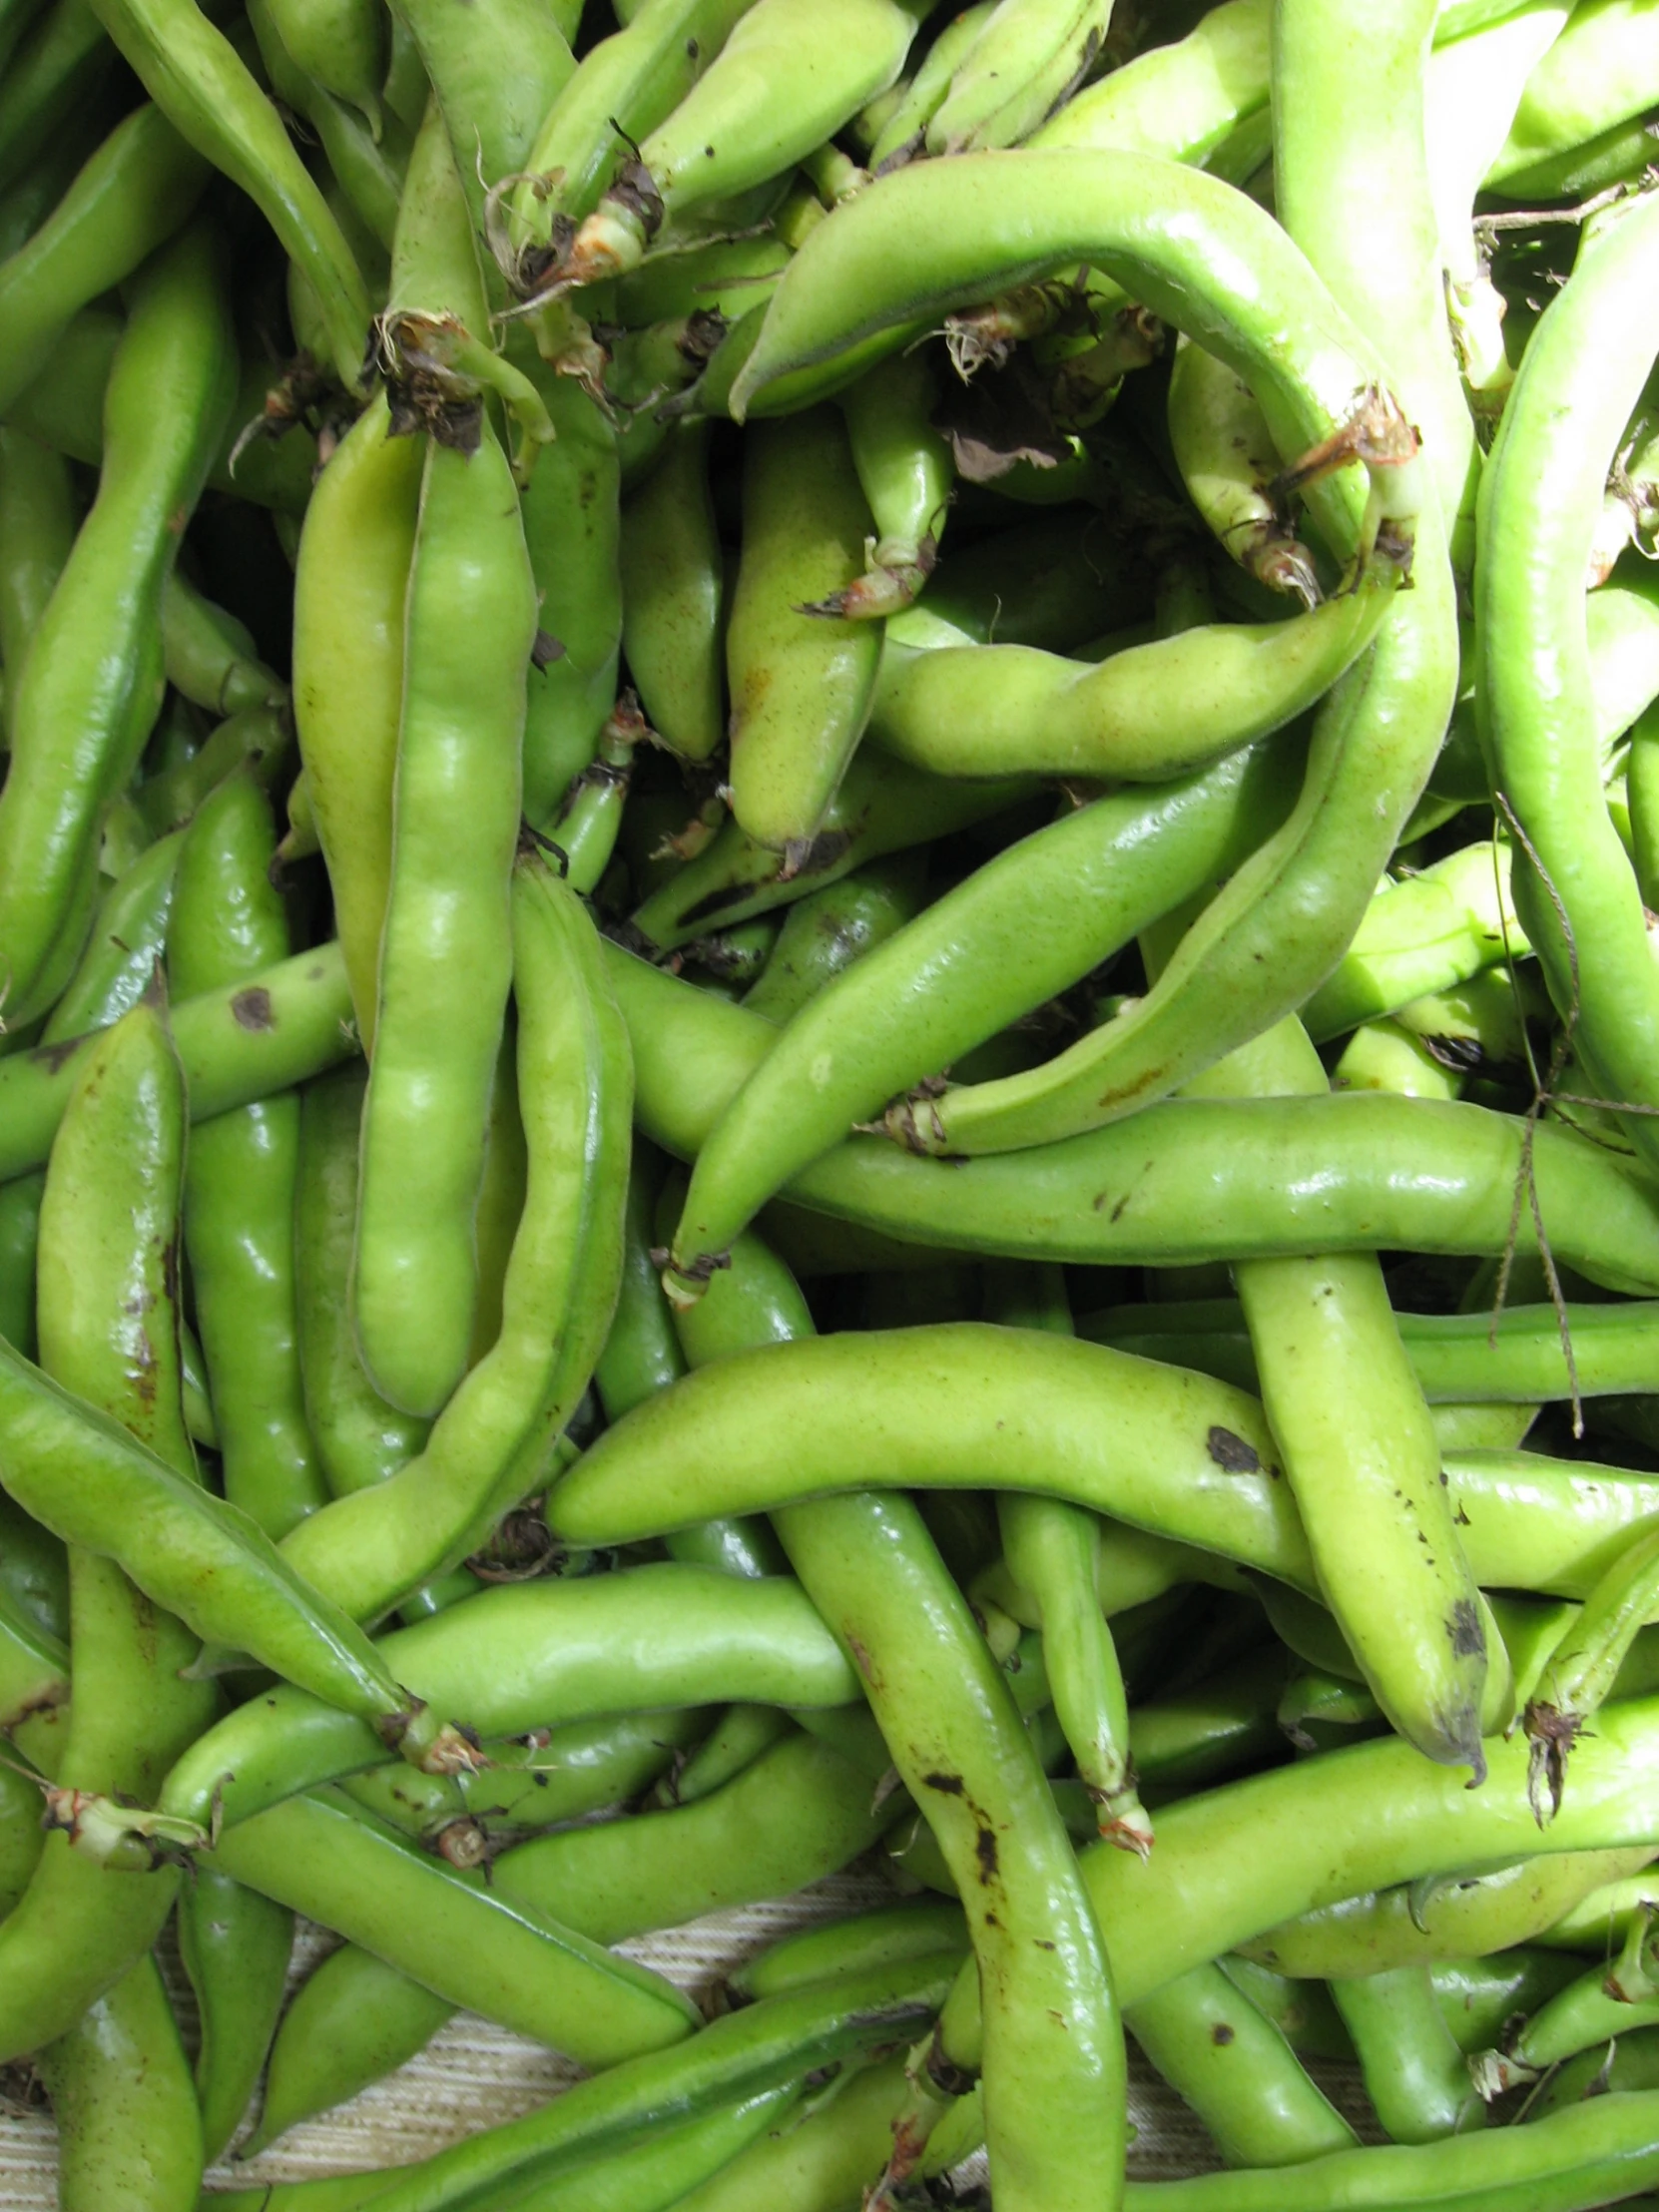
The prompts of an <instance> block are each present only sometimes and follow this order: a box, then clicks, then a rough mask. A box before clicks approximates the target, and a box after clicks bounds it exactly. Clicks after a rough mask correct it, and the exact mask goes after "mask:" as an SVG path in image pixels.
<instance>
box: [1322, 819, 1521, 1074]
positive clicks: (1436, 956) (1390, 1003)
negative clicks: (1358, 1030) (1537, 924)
mask: <svg viewBox="0 0 1659 2212" xmlns="http://www.w3.org/2000/svg"><path fill="white" fill-rule="evenodd" d="M1509 862H1510V847H1509V846H1508V845H1507V844H1501V845H1499V844H1486V843H1482V844H1472V845H1466V846H1464V847H1463V849H1462V850H1461V851H1458V852H1454V853H1451V854H1450V855H1449V856H1448V857H1447V858H1446V859H1443V860H1437V861H1435V862H1434V864H1433V865H1432V866H1431V867H1427V868H1424V869H1423V870H1422V872H1421V873H1420V874H1413V875H1410V876H1407V877H1406V878H1405V879H1404V880H1403V881H1401V882H1399V883H1397V884H1394V883H1388V884H1385V885H1384V886H1383V890H1382V891H1381V892H1380V893H1379V895H1378V896H1377V897H1376V898H1375V899H1374V900H1373V901H1372V904H1371V907H1370V909H1369V910H1368V912H1367V915H1366V918H1365V920H1364V921H1362V922H1361V924H1360V928H1359V931H1358V933H1357V935H1356V936H1355V939H1354V942H1353V943H1352V944H1351V945H1350V947H1349V949H1348V951H1347V952H1345V953H1344V955H1343V958H1342V961H1341V964H1340V965H1339V966H1338V967H1337V969H1336V970H1335V972H1334V973H1333V974H1332V975H1331V976H1330V978H1329V979H1328V980H1327V981H1326V982H1325V983H1324V984H1323V985H1322V986H1321V987H1320V989H1319V990H1317V991H1316V992H1315V993H1314V996H1313V997H1312V998H1311V999H1310V1000H1309V1001H1308V1004H1307V1005H1306V1006H1305V1007H1304V1008H1303V1012H1302V1019H1303V1022H1304V1025H1305V1026H1306V1028H1307V1030H1308V1034H1309V1035H1310V1036H1311V1037H1312V1038H1313V1039H1314V1041H1315V1042H1316V1043H1323V1042H1324V1041H1325V1039H1326V1038H1328V1037H1337V1036H1341V1035H1342V1034H1343V1032H1344V1031H1345V1030H1347V1029H1350V1028H1352V1027H1354V1026H1355V1024H1356V1023H1358V1022H1361V1021H1369V1020H1373V1019H1375V1017H1376V1016H1377V1015H1379V1014H1387V1013H1392V1012H1393V1011H1394V1009H1395V1008H1396V1007H1398V1006H1404V1005H1406V1004H1408V1003H1409V1002H1410V1001H1411V1000H1412V999H1414V998H1423V997H1426V996H1427V995H1428V993H1429V992H1431V991H1439V990H1445V989H1448V988H1449V987H1451V986H1452V985H1453V984H1456V983H1460V982H1466V981H1467V980H1468V978H1469V976H1470V975H1472V974H1476V973H1478V972H1479V970H1480V969H1481V968H1483V967H1487V966H1490V965H1491V964H1492V963H1493V962H1494V961H1497V960H1504V959H1509V958H1516V959H1518V958H1520V957H1521V956H1522V955H1523V954H1524V953H1525V952H1526V951H1527V950H1528V946H1527V942H1526V937H1525V935H1524V933H1523V931H1522V930H1521V927H1520V924H1519V922H1518V921H1517V920H1516V918H1515V914H1514V910H1513V907H1512V906H1511V903H1510V900H1509V895H1508V891H1509ZM1395 897H1398V898H1399V899H1400V901H1401V902H1400V904H1399V905H1397V906H1395V905H1392V904H1391V903H1390V901H1391V900H1392V899H1393V898H1395Z"/></svg>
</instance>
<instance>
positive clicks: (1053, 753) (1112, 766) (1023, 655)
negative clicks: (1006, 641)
mask: <svg viewBox="0 0 1659 2212" xmlns="http://www.w3.org/2000/svg"><path fill="white" fill-rule="evenodd" d="M1393 583H1394V578H1393V576H1392V574H1391V573H1386V572H1384V573H1368V575H1367V576H1365V577H1363V578H1362V579H1361V581H1360V582H1359V583H1358V584H1357V585H1356V586H1355V588H1354V589H1352V590H1351V591H1349V592H1346V593H1343V594H1340V595H1338V596H1337V597H1335V598H1332V599H1328V600H1326V602H1325V603H1324V605H1323V606H1321V607H1318V608H1316V609H1315V610H1314V611H1313V612H1312V613H1308V614H1302V615H1297V616H1294V617H1293V618H1292V619H1291V621H1290V622H1288V623H1287V622H1269V623H1218V624H1214V625H1207V626H1205V627H1204V628H1201V629H1197V630H1190V631H1187V632H1186V633H1185V634H1184V635H1182V636H1179V637H1173V638H1160V639H1156V640H1153V641H1151V642H1150V643H1148V644H1145V645H1132V646H1129V647H1127V648H1126V649H1125V650H1124V651H1123V652H1121V653H1114V654H1112V655H1110V656H1109V657H1108V658H1107V659H1106V660H1104V661H1103V662H1101V663H1100V664H1099V665H1098V666H1096V667H1090V666H1088V665H1087V664H1084V663H1079V662H1074V661H1067V660H1062V659H1059V658H1057V657H1055V656H1052V655H1049V654H1041V653H1036V652H1033V651H1032V650H1031V649H1030V648H1029V647H1026V646H1017V645H993V646H968V647H964V648H958V649H956V650H955V651H952V650H950V649H949V648H945V649H943V650H939V651H934V652H924V653H917V654H915V655H914V656H913V657H911V656H906V655H902V654H899V653H895V652H893V651H892V650H891V649H890V648H889V650H888V652H887V653H886V655H885V656H884V657H883V660H882V665H881V677H880V681H879V683H878V684H877V686H876V690H875V696H874V699H873V701H872V703H871V707H870V719H869V739H870V743H871V744H874V745H879V746H881V747H882V748H883V749H884V750H885V751H886V752H889V753H894V754H896V755H897V756H898V758H899V759H900V760H904V761H908V762H909V763H911V765H912V766H913V767H916V768H923V769H927V770H929V771H930V772H931V773H932V774H933V775H935V776H1010V775H1039V776H1061V777H1064V776H1082V777H1091V778H1103V779H1111V780H1117V779H1120V778H1121V779H1127V780H1130V781H1136V782H1146V783H1164V782H1167V781H1168V780H1170V779H1171V778H1174V777H1177V776H1183V775H1186V774H1188V773H1189V772H1190V771H1192V770H1193V769H1196V768H1201V767H1204V766H1205V765H1206V764H1207V763H1209V762H1210V761H1212V760H1214V759H1216V758H1218V757H1220V756H1223V755H1225V754H1227V753H1230V752H1232V751H1234V750H1235V749H1236V748H1238V747H1239V746H1242V745H1246V744H1249V743H1251V742H1252V741H1253V740H1255V739H1258V738H1263V737H1266V736H1268V735H1270V734H1271V733H1272V732H1273V731H1275V730H1279V729H1282V728H1283V727H1284V725H1285V724H1286V723H1288V722H1293V721H1295V719H1296V718H1297V717H1298V716H1299V715H1301V714H1303V713H1305V712H1306V711H1307V710H1308V709H1309V708H1311V707H1313V706H1315V705H1317V704H1318V702H1319V701H1320V700H1321V699H1322V698H1323V697H1324V696H1325V694H1326V693H1327V692H1328V691H1329V690H1330V689H1331V687H1332V685H1333V684H1335V683H1336V682H1337V681H1338V679H1339V678H1340V677H1341V676H1342V675H1343V673H1344V671H1345V670H1346V669H1347V668H1348V667H1349V666H1350V665H1351V664H1352V663H1353V661H1354V660H1355V659H1356V658H1357V656H1358V655H1359V654H1361V653H1363V652H1364V651H1365V649H1366V647H1367V646H1368V645H1369V644H1370V643H1371V640H1372V638H1373V637H1374V636H1375V634H1376V632H1377V628H1378V625H1379V624H1380V623H1381V622H1382V621H1383V617H1384V616H1385V615H1386V613H1387V610H1388V605H1389V602H1390V599H1391V596H1392V588H1393Z"/></svg>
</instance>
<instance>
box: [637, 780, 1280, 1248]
mask: <svg viewBox="0 0 1659 2212" xmlns="http://www.w3.org/2000/svg"><path fill="white" fill-rule="evenodd" d="M1292 769H1293V762H1292V761H1291V760H1290V759H1287V757H1286V749H1285V748H1283V747H1279V746H1269V747H1259V748H1256V749H1253V750H1250V751H1247V752H1242V753H1239V754H1237V755H1235V756H1234V757H1233V758H1232V759H1231V760H1230V761H1226V762H1223V763H1220V764H1218V765H1217V766H1216V767H1214V768H1211V769H1208V770H1204V771H1201V772H1199V773H1197V774H1195V775H1193V776H1190V777H1187V778H1185V779H1183V780H1182V781H1181V782H1179V783H1177V784H1175V785H1174V786H1172V787H1170V788H1169V789H1167V790H1162V791H1159V792H1157V793H1155V794H1140V793H1135V792H1129V793H1115V794H1113V795H1112V796H1110V797H1108V798H1103V799H1098V800H1095V801H1094V802H1093V803H1092V804H1090V805H1088V806H1086V807H1083V808H1080V809H1077V810H1075V811H1073V812H1071V813H1068V814H1065V815H1063V816H1062V817H1061V818H1060V820H1058V821H1057V822H1054V823H1052V824H1050V825H1049V826H1048V827H1047V828H1045V829H1042V830H1035V831H1033V832H1032V834H1031V835H1030V836H1028V837H1025V838H1022V839H1021V840H1019V842H1017V843H1016V844H1014V845H1012V846H1010V847H1009V848H1007V849H1006V850H1005V851H1003V852H1000V853H998V854H997V855H996V856H995V857H994V858H992V859H990V860H988V861H987V862H986V863H985V864H984V865H983V866H982V867H980V868H977V869H976V870H975V871H974V873H973V874H972V875H970V876H969V877H968V878H967V880H966V881H965V882H964V883H961V884H959V885H958V886H957V887H956V888H955V889H954V890H951V891H949V892H947V893H946V894H945V896H944V897H943V898H940V899H938V900H937V901H935V903H934V904H933V905H931V906H930V907H928V908H927V910H926V911H925V912H924V913H923V914H920V915H918V916H917V917H916V919H915V920H914V921H912V922H910V923H909V924H908V925H907V926H906V927H905V928H903V929H901V930H900V931H898V933H897V934H896V935H895V936H894V937H893V938H891V939H890V940H889V942H888V943H887V944H886V945H884V946H882V947H881V948H880V949H879V950H878V951H876V952H874V953H873V954H871V955H869V956H868V957H867V958H866V959H865V960H863V961H862V962H860V963H859V964H858V966H857V967H856V968H855V969H854V970H853V971H852V972H851V973H849V974H848V975H846V976H845V977H843V978H841V979H840V980H838V981H836V982H834V983H832V984H831V985H830V986H829V988H827V989H826V990H825V991H824V992H822V993H820V994H819V996H818V997H817V999H816V1000H815V1002H814V1003H813V1005H812V1006H811V1008H810V1009H804V1010H803V1011H802V1012H801V1013H800V1014H799V1015H798V1016H797V1017H796V1019H795V1020H794V1021H793V1022H792V1023H791V1025H790V1028H789V1030H788V1033H787V1037H786V1038H785V1039H781V1040H780V1041H779V1043H778V1045H777V1046H776V1047H775V1048H774V1049H773V1050H772V1051H770V1052H769V1053H768V1055H767V1057H766V1059H765V1060H764V1061H763V1062H762V1063H761V1066H760V1067H759V1068H758V1069H757V1070H756V1072H755V1074H754V1075H753V1076H752V1077H751V1078H750V1080H749V1082H748V1083H747V1084H746V1085H745V1086H744V1088H743V1089H742V1091H741V1092H740V1093H739V1094H738V1097H737V1098H736V1099H735V1100H734V1101H733V1103H732V1105H731V1106H730V1107H729V1108H728V1109H727V1111H726V1112H725V1114H723V1115H722V1117H721V1119H720V1121H719V1122H718V1123H717V1124H716V1126H715V1128H714V1129H713V1130H712V1131H711V1132H710V1134H709V1136H708V1138H707V1139H706V1141H705V1143H704V1144H702V1145H701V1146H700V1147H699V1149H698V1162H697V1167H696V1169H695V1171H694V1174H693V1178H692V1186H691V1190H690V1193H689V1194H688V1197H687V1202H686V1213H685V1217H684V1220H683V1221H682V1224H681V1227H680V1230H679V1232H678V1234H677V1236H676V1238H675V1255H676V1263H677V1265H678V1266H679V1267H680V1268H681V1270H682V1271H685V1270H688V1269H690V1268H691V1267H693V1266H694V1265H695V1263H696V1261H697V1259H698V1257H699V1255H701V1254H704V1253H710V1252H718V1251H721V1250H723V1249H724V1247H725V1246H726V1244H727V1243H728V1242H729V1241H730V1238H731V1236H732V1235H733V1234H734V1233H735V1232H736V1231H737V1230H738V1229H741V1228H742V1226H743V1225H744V1223H745V1221H747V1220H748V1219H749V1218H750V1217H751V1216H752V1215H753V1214H754V1213H755V1212H756V1210H757V1209H758V1207H759V1206H760V1205H761V1204H762V1203H763V1202H764V1200H765V1199H766V1198H768V1197H770V1196H772V1195H774V1194H775V1193H776V1192H777V1191H778V1190H779V1189H780V1188H781V1187H782V1186H783V1185H784V1184H785V1183H786V1182H787V1181H788V1180H789V1178H790V1176H791V1175H792V1173H797V1172H799V1170H800V1169H801V1168H803V1167H805V1166H807V1165H808V1163H809V1162H810V1161H811V1160H813V1159H814V1158H816V1157H817V1156H818V1155H819V1154H821V1153H823V1152H825V1151H827V1150H828V1149H829V1147H830V1145H832V1144H834V1143H836V1142H837V1141H838V1140H839V1139H840V1138H842V1137H844V1136H845V1134H846V1132H847V1130H848V1129H849V1128H850V1127H851V1126H852V1125H853V1124H855V1123H856V1122H858V1121H860V1120H861V1119H863V1118H864V1117H865V1116H868V1115H871V1114H874V1113H876V1112H878V1111H879V1110H880V1108H881V1106H882V1104H883V1102H884V1101H885V1100H887V1099H889V1098H891V1097H893V1096H894V1094H895V1093H898V1092H901V1091H903V1090H905V1089H907V1088H908V1087H909V1086H910V1085H912V1084H914V1083H915V1082H917V1081H918V1080H919V1079H920V1078H921V1077H923V1076H925V1075H931V1074H933V1073H934V1072H935V1071H936V1070H938V1069H940V1068H942V1067H947V1066H948V1065H949V1064H950V1062H951V1061H952V1060H954V1059H957V1058H958V1057H960V1055H962V1054H963V1053H964V1052H966V1051H968V1050H970V1049H971V1048H972V1047H973V1046H975V1045H977V1044H981V1043H983V1042H984V1040H985V1039H986V1038H987V1037H989V1036H993V1035H994V1034H995V1033H996V1032H997V1031H998V1030H999V1029H1002V1028H1004V1027H1006V1025H1007V1024H1008V1023H1009V1022H1010V1021H1014V1020H1017V1019H1018V1018H1019V1016H1020V1015H1022V1014H1027V1013H1030V1012H1031V1011H1032V1010H1033V1008H1035V1007H1037V1006H1040V1005H1042V1004H1044V1003H1045V1002H1046V1001H1047V1000H1048V999H1050V998H1054V997H1057V996H1058V995H1059V993H1060V992H1062V991H1064V990H1066V989H1069V988H1070V987H1071V985H1072V984H1074V983H1076V982H1077V981H1078V980H1079V978H1080V977H1082V976H1083V975H1086V974H1087V973H1088V972H1089V971H1090V970H1091V969H1092V968H1094V967H1096V966H1098V965H1099V964H1100V962H1102V961H1103V960H1105V959H1106V958H1107V957H1108V956H1109V955H1110V954H1111V953H1113V952H1114V951H1116V950H1118V949H1119V948H1120V947H1121V946H1122V945H1123V944H1125V943H1127V942H1128V940H1129V938H1130V937H1131V936H1132V935H1133V934H1134V933H1135V932H1136V931H1137V930H1139V929H1140V928H1142V927H1144V926H1145V924H1146V923H1148V922H1150V921H1153V920H1155V919H1157V918H1158V916H1159V915H1160V914H1161V913H1164V912H1167V911H1169V909H1170V908H1171V907H1174V906H1177V905H1179V904H1180V903H1181V902H1182V901H1183V900H1184V899H1186V898H1188V897H1190V896H1191V895H1192V894H1193V892H1194V891H1196V890H1198V889H1199V888H1200V887H1201V886H1202V885H1205V884H1207V883H1209V882H1212V881H1214V880H1215V879H1216V878H1217V877H1218V876H1223V875H1225V874H1226V873H1227V872H1228V871H1229V869H1230V868H1232V867H1234V866H1236V865H1237V864H1238V862H1239V861H1240V860H1241V859H1242V858H1243V857H1244V856H1245V855H1246V853H1247V852H1248V850H1249V848H1250V847H1251V845H1252V844H1254V843H1255V841H1256V840H1257V839H1258V837H1259V836H1260V835H1261V833H1262V831H1263V830H1264V829H1266V828H1269V827H1271V825H1272V823H1273V821H1274V819H1275V817H1276V815H1277V814H1278V812H1279V810H1280V808H1281V807H1282V806H1283V805H1284V804H1285V800H1284V795H1283V787H1284V784H1285V782H1286V780H1287V772H1288V771H1291V770H1292ZM1062 917H1063V920H1062Z"/></svg>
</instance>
